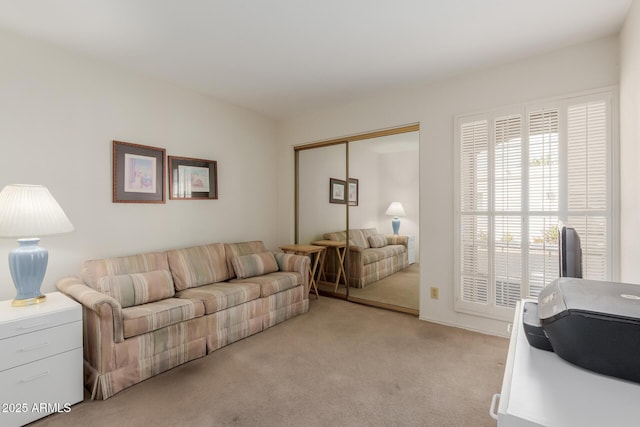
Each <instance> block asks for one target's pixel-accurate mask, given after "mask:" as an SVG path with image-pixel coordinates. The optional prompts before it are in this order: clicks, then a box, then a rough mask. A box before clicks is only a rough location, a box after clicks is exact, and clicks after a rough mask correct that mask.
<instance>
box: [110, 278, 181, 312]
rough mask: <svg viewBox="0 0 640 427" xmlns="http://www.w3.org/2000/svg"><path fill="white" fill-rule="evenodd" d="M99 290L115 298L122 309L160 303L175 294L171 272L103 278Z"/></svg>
mask: <svg viewBox="0 0 640 427" xmlns="http://www.w3.org/2000/svg"><path fill="white" fill-rule="evenodd" d="M97 290H98V291H100V292H102V293H104V294H107V295H109V296H110V297H113V298H115V299H116V300H117V301H118V302H119V303H120V305H122V308H126V307H132V306H134V305H140V304H146V303H148V302H154V301H160V300H163V299H166V298H171V297H172V296H173V295H174V294H175V290H174V289H173V279H172V277H171V272H170V271H169V270H155V271H149V272H146V273H133V274H120V275H114V276H102V277H100V278H99V279H98V282H97Z"/></svg>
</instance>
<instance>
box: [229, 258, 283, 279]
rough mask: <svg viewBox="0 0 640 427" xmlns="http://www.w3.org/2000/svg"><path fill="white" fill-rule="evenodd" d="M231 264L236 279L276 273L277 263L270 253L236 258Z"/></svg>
mask: <svg viewBox="0 0 640 427" xmlns="http://www.w3.org/2000/svg"><path fill="white" fill-rule="evenodd" d="M232 263H233V270H234V271H235V273H236V277H237V278H238V279H246V278H247V277H254V276H262V275H263V274H269V273H273V272H274V271H278V263H277V262H276V258H275V257H274V256H273V254H272V253H271V252H261V253H258V254H251V255H242V256H237V257H234V258H233V261H232Z"/></svg>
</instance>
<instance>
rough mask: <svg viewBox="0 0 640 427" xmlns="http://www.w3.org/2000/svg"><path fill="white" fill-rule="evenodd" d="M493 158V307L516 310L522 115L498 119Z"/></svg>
mask: <svg viewBox="0 0 640 427" xmlns="http://www.w3.org/2000/svg"><path fill="white" fill-rule="evenodd" d="M493 158H494V166H493V172H494V178H493V183H494V186H493V188H494V209H493V211H494V213H495V216H494V221H493V223H494V227H493V230H494V233H493V236H494V239H493V242H494V250H493V265H494V275H495V295H494V303H495V305H496V306H498V307H515V305H516V302H518V301H519V300H520V287H521V284H522V250H521V245H522V231H521V227H522V216H521V215H520V213H521V212H522V116H521V115H519V114H515V115H509V116H503V117H498V118H497V119H495V122H494V154H493ZM508 214H512V215H508Z"/></svg>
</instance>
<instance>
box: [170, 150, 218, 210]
mask: <svg viewBox="0 0 640 427" xmlns="http://www.w3.org/2000/svg"><path fill="white" fill-rule="evenodd" d="M169 198H170V199H174V200H208V199H217V198H218V162H216V161H215V160H205V159H192V158H190V157H177V156H169Z"/></svg>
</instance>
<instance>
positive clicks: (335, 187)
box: [329, 178, 347, 204]
mask: <svg viewBox="0 0 640 427" xmlns="http://www.w3.org/2000/svg"><path fill="white" fill-rule="evenodd" d="M346 197H347V183H346V182H345V181H343V180H341V179H336V178H329V203H338V204H345V203H346Z"/></svg>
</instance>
